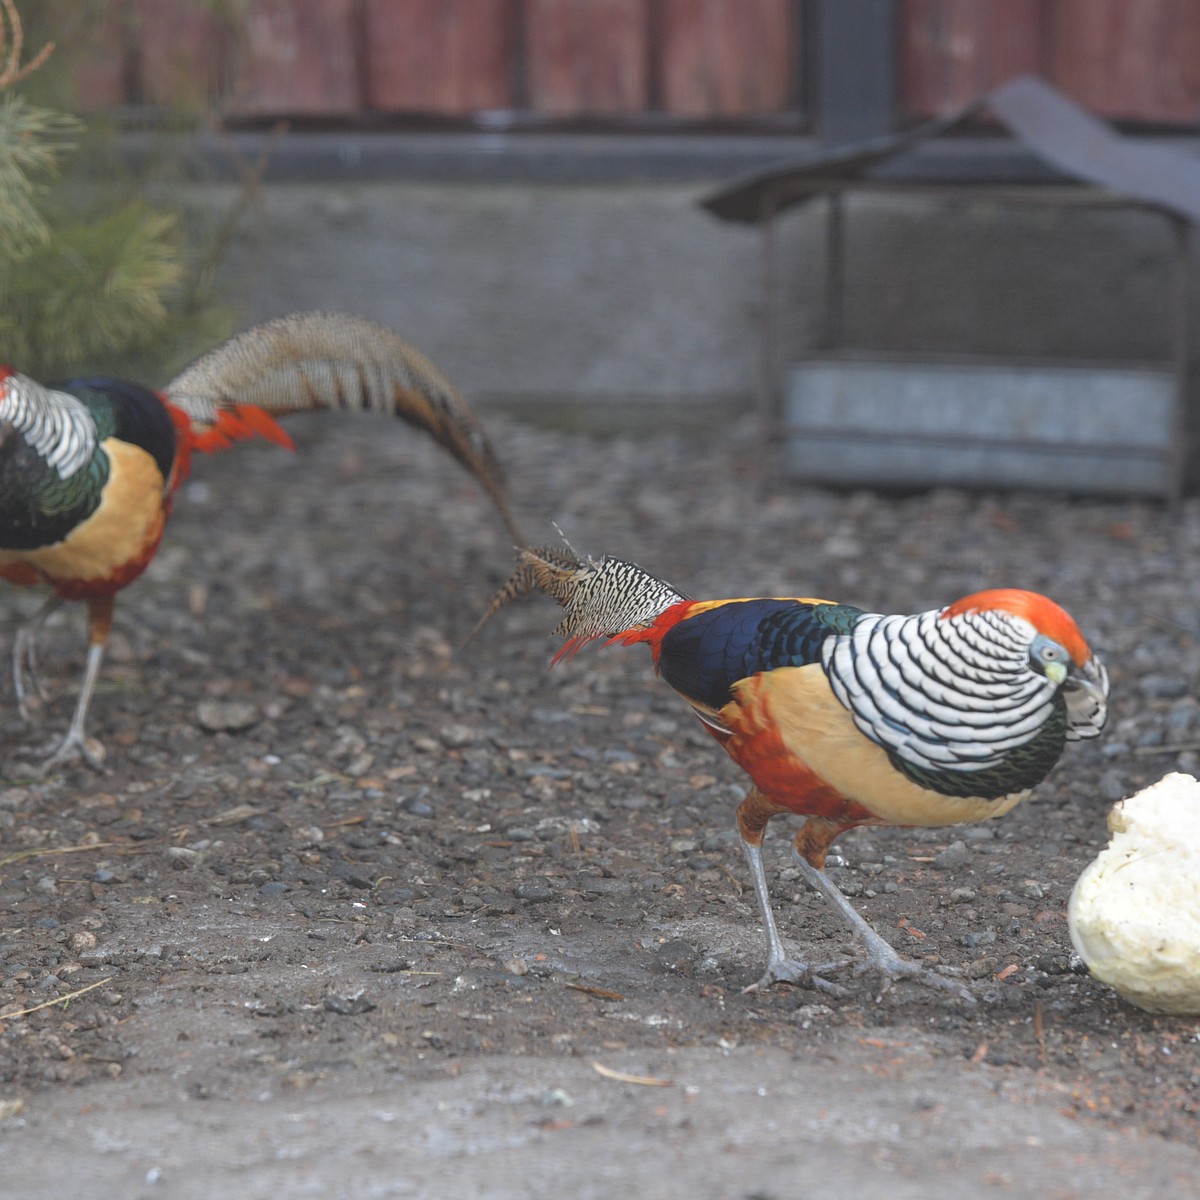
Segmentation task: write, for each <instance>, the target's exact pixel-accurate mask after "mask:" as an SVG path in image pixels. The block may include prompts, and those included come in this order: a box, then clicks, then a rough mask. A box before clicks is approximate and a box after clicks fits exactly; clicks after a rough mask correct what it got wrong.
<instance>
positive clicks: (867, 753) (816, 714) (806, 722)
mask: <svg viewBox="0 0 1200 1200" xmlns="http://www.w3.org/2000/svg"><path fill="white" fill-rule="evenodd" d="M734 690H735V699H734V700H733V701H732V702H731V703H730V704H728V705H726V706H725V708H724V709H722V710H721V715H722V718H723V719H724V720H725V721H727V722H728V723H729V725H730V727H731V728H733V729H735V730H738V731H739V733H738V734H737V735H736V736H735V738H734V739H733V740H732V741H731V743H730V744H729V745H727V747H726V748H727V749H728V750H729V752H730V753H731V754H733V755H734V757H735V758H737V752H736V751H737V743H738V740H739V738H741V737H745V738H746V739H747V740H749V738H750V737H751V736H753V731H755V730H762V729H765V728H770V727H774V728H775V729H776V730H777V731H778V734H779V740H780V743H781V745H782V747H783V748H784V750H785V751H786V753H787V754H789V755H793V756H795V758H796V759H797V760H799V762H801V763H802V764H804V766H805V767H807V768H808V770H810V771H812V772H813V773H814V774H816V775H817V776H819V777H820V778H821V779H822V780H824V781H825V782H826V783H827V784H829V786H830V787H832V788H835V789H836V790H837V791H838V792H840V793H841V794H842V795H843V796H845V797H846V798H847V799H849V800H853V801H855V802H857V803H859V804H861V805H862V806H863V807H864V808H867V809H869V810H870V811H871V812H872V813H874V814H875V816H876V817H878V818H879V820H880V821H882V822H884V823H887V824H895V825H956V824H959V823H960V822H964V821H981V820H983V819H984V818H986V817H995V816H1002V815H1003V814H1004V813H1006V812H1008V811H1009V810H1010V809H1012V808H1013V807H1015V806H1016V805H1017V804H1019V803H1020V802H1021V800H1023V799H1024V798H1025V797H1026V796H1028V795H1029V793H1028V792H1027V791H1026V792H1017V793H1014V794H1013V795H1010V796H1004V797H1001V798H999V799H996V800H988V799H985V798H983V797H979V796H943V795H941V794H940V793H938V792H932V791H930V790H929V789H928V788H923V787H921V786H920V785H918V784H916V783H914V782H913V781H912V780H911V779H909V778H908V777H907V776H905V775H903V774H902V773H901V772H900V771H898V770H897V769H896V768H895V767H894V766H893V765H892V763H891V760H890V759H889V758H888V756H887V754H886V753H885V752H884V751H883V750H882V749H881V748H880V747H879V746H877V745H876V744H875V743H874V742H872V741H871V740H870V739H869V738H867V737H866V736H864V735H863V734H862V733H861V732H860V731H859V729H858V727H857V726H856V725H855V724H854V720H853V718H852V717H851V716H850V713H849V712H848V711H847V710H846V709H845V708H844V707H843V706H842V705H841V704H840V703H839V702H838V699H837V697H836V696H835V695H834V694H833V692H832V691H831V690H830V687H829V681H828V680H827V679H826V677H825V672H824V671H823V670H822V669H821V668H820V666H817V665H811V666H806V667H783V668H780V669H778V670H774V671H768V672H766V673H764V674H762V675H758V676H755V677H753V678H751V679H747V680H743V681H742V682H741V683H738V684H736V685H735V689H734ZM739 761H740V760H739ZM742 765H743V766H744V767H745V769H746V770H748V771H749V772H750V774H751V776H753V775H754V770H753V764H750V763H743V764H742Z"/></svg>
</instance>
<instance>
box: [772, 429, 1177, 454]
mask: <svg viewBox="0 0 1200 1200" xmlns="http://www.w3.org/2000/svg"><path fill="white" fill-rule="evenodd" d="M777 434H778V436H781V437H803V438H805V439H807V440H808V441H822V442H835V441H836V442H853V443H855V444H858V445H865V446H895V445H901V446H917V447H921V446H928V447H930V448H934V449H936V448H939V447H940V448H945V449H967V450H1025V451H1031V452H1033V453H1037V454H1081V455H1087V456H1088V457H1095V458H1105V459H1119V458H1124V459H1133V460H1139V459H1140V460H1141V461H1143V462H1158V461H1160V460H1162V461H1165V460H1166V459H1167V458H1168V457H1169V455H1170V453H1171V447H1170V446H1167V445H1164V446H1162V447H1161V448H1156V447H1149V446H1139V447H1129V446H1115V445H1102V444H1097V443H1094V442H1091V443H1089V442H1049V441H1045V440H1041V439H1035V438H987V439H981V438H979V437H977V436H975V435H973V434H967V433H963V434H956V433H899V432H895V431H887V432H880V433H872V432H870V431H869V430H863V429H839V428H835V427H829V426H826V427H823V428H816V427H812V426H806V425H791V424H785V425H781V426H778V427H777Z"/></svg>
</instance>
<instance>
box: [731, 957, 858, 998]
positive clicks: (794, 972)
mask: <svg viewBox="0 0 1200 1200" xmlns="http://www.w3.org/2000/svg"><path fill="white" fill-rule="evenodd" d="M852 961H853V960H852V959H848V958H842V959H838V960H837V961H836V962H828V963H806V962H801V961H800V960H799V959H795V958H782V959H773V960H772V961H770V962H768V963H767V969H766V970H765V971H764V972H763V974H762V978H761V979H758V980H756V981H755V982H754V983H751V984H748V985H747V986H746V987H744V988H743V989H742V992H743V994H753V993H754V992H762V991H766V989H767V988H769V987H770V986H771V985H772V984H775V983H794V984H796V986H798V987H806V988H812V989H813V990H814V991H817V992H824V993H825V995H827V996H837V997H838V998H842V997H845V996H848V995H849V994H850V993H849V991H848V990H847V989H846V988H844V987H842V985H841V984H840V983H834V982H833V981H832V980H830V979H825V978H823V976H822V975H821V974H820V973H819V972H824V971H840V970H841V969H842V968H843V967H847V966H849V965H850V964H851V962H852Z"/></svg>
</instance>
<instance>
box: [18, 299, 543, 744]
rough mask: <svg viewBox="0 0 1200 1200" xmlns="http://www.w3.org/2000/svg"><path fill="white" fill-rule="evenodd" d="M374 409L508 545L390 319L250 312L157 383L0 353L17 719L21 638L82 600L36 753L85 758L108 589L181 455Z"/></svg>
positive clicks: (465, 419) (136, 552) (30, 669)
mask: <svg viewBox="0 0 1200 1200" xmlns="http://www.w3.org/2000/svg"><path fill="white" fill-rule="evenodd" d="M316 409H349V410H353V411H359V410H361V411H370V412H378V413H385V414H390V415H392V416H396V417H399V418H401V419H402V420H404V421H407V422H408V423H409V424H411V425H414V426H416V427H418V428H420V429H424V430H425V431H426V432H427V433H429V434H430V435H431V436H432V437H433V438H434V439H435V441H437V442H438V443H439V445H441V446H442V447H443V448H444V449H445V450H446V451H448V452H449V453H450V454H451V455H452V456H453V457H454V458H456V459H457V460H458V461H459V462H460V463H461V464H462V465H463V466H464V467H465V468H466V469H467V470H468V471H469V472H470V473H471V474H472V475H474V476H475V478H476V479H477V480H478V481H479V483H480V484H481V486H482V487H483V489H484V490H485V491H486V492H487V494H488V495H489V496H490V497H491V499H492V501H493V503H494V504H495V506H496V508H497V510H498V511H499V514H500V517H501V519H502V520H503V521H504V523H505V525H506V526H507V528H508V530H509V532H510V533H511V534H512V536H513V537H514V538H516V539H517V542H518V544H521V543H522V542H523V540H524V539H522V537H521V533H520V529H519V528H518V527H517V524H516V521H515V520H514V519H513V516H512V513H511V511H510V510H509V506H508V502H507V499H506V495H505V490H504V482H503V478H502V475H501V471H500V469H499V466H498V465H497V462H496V459H495V457H494V455H493V453H492V450H491V447H490V446H489V445H488V442H487V439H486V437H485V436H484V434H483V431H482V429H481V428H480V426H479V423H478V421H477V420H476V418H475V415H474V413H473V412H472V411H471V409H470V408H469V407H468V406H467V404H466V402H465V401H464V400H463V399H462V397H461V396H460V395H459V393H458V392H457V391H456V390H455V388H454V387H453V385H451V383H450V382H449V381H448V380H447V379H446V378H445V377H444V376H443V375H442V374H441V372H440V371H438V369H437V368H436V367H435V366H434V365H433V364H432V363H431V362H430V361H429V360H428V359H427V358H425V357H424V355H422V354H421V353H419V352H418V351H417V350H415V349H414V348H413V347H412V346H410V345H409V344H408V343H407V342H405V341H403V340H402V339H401V338H400V337H398V336H397V335H396V334H395V333H393V332H392V331H391V330H390V329H387V328H385V327H384V326H382V325H378V324H376V323H375V322H373V321H369V320H366V319H364V318H362V317H356V316H350V315H347V314H344V313H328V312H311V313H294V314H291V315H290V316H285V317H280V318H277V319H275V320H273V321H267V322H265V323H264V324H261V325H256V326H254V327H252V328H250V329H248V330H246V331H245V332H243V333H241V334H238V335H236V336H235V337H233V338H231V339H230V340H229V341H227V342H225V343H223V344H222V345H220V346H218V347H216V348H215V349H214V350H211V351H209V352H208V353H207V354H205V355H203V356H202V357H201V358H199V359H197V360H196V362H194V363H193V364H192V365H191V366H190V367H188V368H187V369H186V370H184V372H183V373H182V374H181V375H179V376H178V377H177V378H175V379H174V380H173V381H172V382H171V383H169V384H168V385H167V386H166V387H165V388H164V389H163V390H162V391H154V390H151V389H150V388H146V387H143V386H141V385H140V384H136V383H130V382H128V381H126V380H122V379H112V378H105V377H90V378H77V379H72V380H70V381H68V382H66V383H63V384H57V385H53V386H48V387H47V386H43V385H42V384H39V383H37V382H35V381H34V380H32V379H30V378H29V377H28V376H25V375H22V374H19V373H18V372H17V371H15V370H13V369H11V368H10V367H0V578H4V579H7V580H8V581H9V582H10V583H14V584H19V585H23V586H30V585H39V584H41V585H48V586H49V587H50V588H51V589H52V590H51V594H50V596H49V598H48V599H47V601H46V603H45V604H44V605H43V606H42V608H41V609H40V610H39V611H38V613H37V614H36V616H34V618H33V619H32V620H31V621H29V622H28V623H27V624H25V625H24V626H22V628H21V629H20V630H19V631H18V633H17V635H16V637H15V639H14V642H13V657H12V666H13V681H14V687H15V690H16V697H17V703H18V706H19V708H20V711H21V715H22V716H23V717H25V718H26V719H28V716H29V708H28V705H29V700H30V691H29V689H30V685H34V686H39V687H40V685H39V684H38V679H37V664H36V652H35V651H36V636H37V633H38V630H39V629H40V627H41V625H42V623H43V622H44V621H45V619H46V617H47V616H48V615H49V614H50V613H51V612H52V611H53V610H54V609H55V608H57V607H58V606H59V605H60V604H61V603H62V602H63V601H67V600H82V601H83V602H85V603H86V605H87V611H88V643H89V648H88V655H87V663H86V666H85V670H84V677H83V685H82V687H81V689H80V692H79V698H78V702H77V704H76V707H75V712H74V716H73V718H72V720H71V725H70V728H69V730H68V732H67V735H66V737H65V738H64V739H63V741H62V743H61V745H59V747H58V748H57V750H56V751H55V752H54V753H53V754H52V755H51V756H50V758H49V759H48V760H47V763H46V765H47V766H52V765H55V764H58V763H61V762H63V761H64V760H66V759H68V758H70V757H72V756H73V755H75V754H79V755H81V756H82V757H83V758H84V759H85V761H87V762H88V763H89V764H90V765H92V766H98V765H99V762H100V757H101V753H102V752H101V751H99V750H97V749H95V748H94V747H93V746H92V745H89V742H88V739H87V738H86V736H85V732H84V724H85V720H86V718H87V711H88V705H89V702H90V700H91V696H92V692H93V689H94V687H95V684H96V678H97V675H98V674H99V671H100V664H101V661H102V659H103V656H104V648H105V645H106V643H107V641H108V637H109V633H110V630H111V627H112V616H113V605H114V601H115V598H116V595H117V593H118V592H120V591H121V589H122V588H124V587H126V586H127V585H128V584H130V583H132V582H133V580H135V579H136V578H137V577H138V576H139V575H140V574H141V573H142V571H144V570H145V568H146V566H147V565H148V563H149V562H150V560H151V559H152V558H153V557H154V554H155V552H156V551H157V549H158V546H159V542H160V540H161V538H162V536H163V530H164V528H165V525H166V521H167V518H168V516H169V515H170V511H171V502H172V498H173V497H174V494H175V492H176V491H177V490H178V488H179V485H180V484H181V483H182V482H183V480H184V479H185V478H186V477H187V475H188V472H189V469H190V466H191V459H192V455H193V453H195V452H197V451H198V452H200V453H210V452H213V451H216V450H222V449H225V448H226V447H228V446H231V445H232V444H233V443H234V442H236V441H240V440H243V439H246V438H252V437H262V438H265V439H266V440H267V441H270V442H274V443H276V444H278V445H280V446H284V447H286V448H289V449H291V448H292V441H291V438H290V437H289V436H288V435H287V433H286V432H285V431H284V430H283V429H282V428H281V427H280V425H279V424H278V423H277V422H276V419H275V418H276V417H279V416H284V415H286V414H288V413H295V412H302V411H312V410H316Z"/></svg>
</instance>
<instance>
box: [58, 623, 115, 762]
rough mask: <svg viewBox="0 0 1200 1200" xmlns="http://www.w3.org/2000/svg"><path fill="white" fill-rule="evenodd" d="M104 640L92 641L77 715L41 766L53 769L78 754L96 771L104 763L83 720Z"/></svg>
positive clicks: (90, 697) (101, 748) (102, 753)
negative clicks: (85, 729)
mask: <svg viewBox="0 0 1200 1200" xmlns="http://www.w3.org/2000/svg"><path fill="white" fill-rule="evenodd" d="M104 646H105V643H104V642H93V643H92V644H91V645H90V646H89V647H88V655H87V665H86V666H85V667H84V670H83V686H82V687H81V688H80V689H79V699H78V701H76V704H75V715H74V716H73V717H72V718H71V727H70V728H69V729H68V730H67V736H66V737H65V738H63V740H62V744H61V745H60V746H59V747H58V749H57V750H55V751H54V753H53V754H52V755H50V757H49V758H48V759H46V761H45V763H44V764H43V765H42V769H43V770H45V771H48V770H50V768H51V767H57V766H59V765H60V764H62V763H64V762H66V761H67V760H68V759H71V758H73V757H74V756H75V755H76V754H78V755H79V756H80V757H81V758H82V759H83V761H84V762H86V763H87V765H88V766H89V767H95V768H96V769H97V770H98V769H99V768H100V766H101V764H102V763H103V762H104V749H103V747H101V746H100V745H99V743H94V744H93V745H88V739H87V735H86V734H85V733H84V728H83V727H84V722H85V721H86V720H87V711H88V705H89V704H90V703H91V701H92V692H93V691H95V689H96V679H97V678H98V677H99V675H100V664H101V663H102V662H103V661H104Z"/></svg>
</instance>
